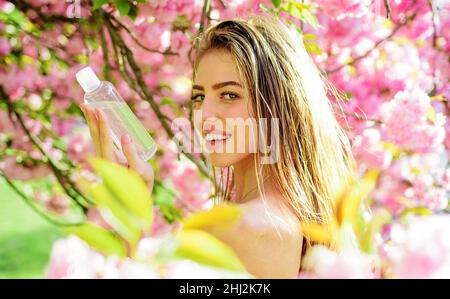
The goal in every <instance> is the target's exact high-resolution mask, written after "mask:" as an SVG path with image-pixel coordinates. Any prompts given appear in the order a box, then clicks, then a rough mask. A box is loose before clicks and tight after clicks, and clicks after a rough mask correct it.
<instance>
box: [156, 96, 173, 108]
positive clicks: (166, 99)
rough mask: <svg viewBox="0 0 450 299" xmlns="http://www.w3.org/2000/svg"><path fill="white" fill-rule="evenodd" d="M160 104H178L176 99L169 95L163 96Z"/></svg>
mask: <svg viewBox="0 0 450 299" xmlns="http://www.w3.org/2000/svg"><path fill="white" fill-rule="evenodd" d="M159 105H160V106H164V105H169V106H173V105H176V103H175V101H174V100H172V99H171V98H168V97H163V98H162V100H161V102H160V103H159Z"/></svg>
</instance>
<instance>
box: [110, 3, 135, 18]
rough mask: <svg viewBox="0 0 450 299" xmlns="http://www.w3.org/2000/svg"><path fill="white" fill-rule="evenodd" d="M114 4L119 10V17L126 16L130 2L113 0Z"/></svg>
mask: <svg viewBox="0 0 450 299" xmlns="http://www.w3.org/2000/svg"><path fill="white" fill-rule="evenodd" d="M114 4H115V5H116V7H117V9H118V10H119V13H120V16H121V17H124V16H126V15H127V14H128V12H129V11H130V9H131V4H130V2H128V0H114Z"/></svg>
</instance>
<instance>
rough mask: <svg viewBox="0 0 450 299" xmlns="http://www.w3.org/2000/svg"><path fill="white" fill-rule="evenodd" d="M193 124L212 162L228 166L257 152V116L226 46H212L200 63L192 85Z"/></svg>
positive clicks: (219, 165)
mask: <svg viewBox="0 0 450 299" xmlns="http://www.w3.org/2000/svg"><path fill="white" fill-rule="evenodd" d="M192 101H193V108H194V109H195V110H196V112H195V114H197V115H200V116H197V117H195V116H194V125H195V127H196V129H197V130H198V132H200V133H201V136H202V138H203V142H204V145H205V148H204V150H205V151H206V153H207V154H208V156H209V158H210V161H211V163H212V165H213V166H216V167H226V166H230V165H234V164H236V163H238V162H240V161H242V160H244V159H247V158H252V155H253V153H254V148H255V146H254V144H256V143H255V142H254V140H255V137H253V136H254V134H253V133H252V134H250V133H251V132H256V129H255V120H254V118H253V117H252V112H251V111H252V106H251V103H250V99H249V96H248V94H247V91H246V89H245V83H244V82H243V80H242V79H241V78H240V76H239V74H238V71H237V68H236V63H235V62H234V60H233V57H232V56H231V54H230V53H229V52H228V51H227V50H216V49H214V50H210V51H208V52H207V53H205V54H204V55H203V56H202V57H201V60H200V61H199V63H198V67H197V71H196V77H195V82H194V85H193V89H192Z"/></svg>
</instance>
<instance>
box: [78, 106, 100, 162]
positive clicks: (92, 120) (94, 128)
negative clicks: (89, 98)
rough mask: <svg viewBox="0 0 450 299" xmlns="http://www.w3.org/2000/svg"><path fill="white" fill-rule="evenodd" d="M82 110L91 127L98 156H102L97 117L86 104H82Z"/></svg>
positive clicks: (90, 130)
mask: <svg viewBox="0 0 450 299" xmlns="http://www.w3.org/2000/svg"><path fill="white" fill-rule="evenodd" d="M80 109H81V111H82V112H83V114H84V117H85V119H86V122H87V125H88V127H89V132H90V134H91V137H92V140H93V142H94V148H95V152H96V154H97V155H100V153H101V148H100V144H99V132H98V123H97V117H96V116H95V114H94V112H93V109H91V108H90V107H89V106H87V105H86V104H84V103H83V104H81V105H80Z"/></svg>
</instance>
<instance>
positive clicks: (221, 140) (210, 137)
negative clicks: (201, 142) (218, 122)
mask: <svg viewBox="0 0 450 299" xmlns="http://www.w3.org/2000/svg"><path fill="white" fill-rule="evenodd" d="M204 139H205V143H206V146H207V148H208V149H209V150H213V149H216V148H218V147H219V146H221V145H224V144H225V143H226V142H227V141H228V140H230V139H231V134H229V133H208V134H206V135H205V137H204ZM225 150H226V149H225V148H223V151H224V152H225Z"/></svg>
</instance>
